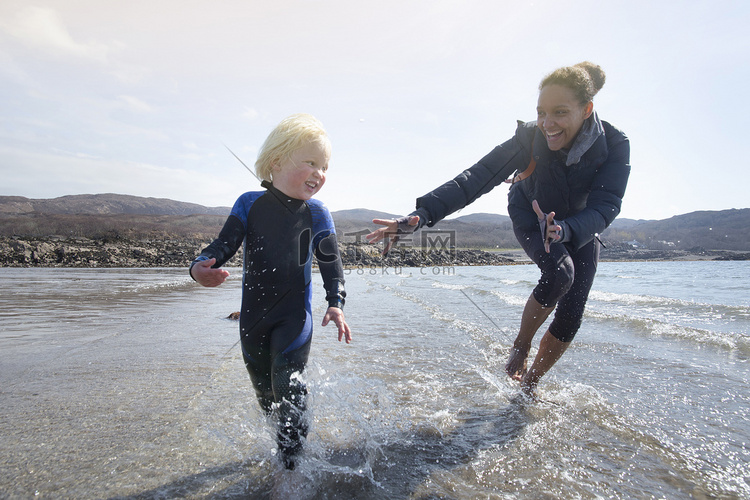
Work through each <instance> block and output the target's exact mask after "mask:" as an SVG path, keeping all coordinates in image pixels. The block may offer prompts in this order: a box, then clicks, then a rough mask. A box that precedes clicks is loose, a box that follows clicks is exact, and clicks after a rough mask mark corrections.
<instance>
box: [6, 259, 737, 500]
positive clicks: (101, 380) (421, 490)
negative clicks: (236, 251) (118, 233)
mask: <svg viewBox="0 0 750 500" xmlns="http://www.w3.org/2000/svg"><path fill="white" fill-rule="evenodd" d="M230 272H231V273H232V275H231V276H230V278H229V279H228V281H227V282H226V283H225V284H224V285H222V286H220V287H218V288H214V289H207V288H202V287H200V286H198V285H197V284H195V283H194V282H193V281H192V280H191V279H190V278H189V277H188V275H187V273H186V271H185V270H184V269H9V268H4V269H0V285H1V287H0V289H1V291H0V407H1V408H2V410H0V412H1V413H0V497H1V498H34V497H37V498H294V499H295V500H299V499H303V498H320V499H328V498H331V499H333V498H346V499H348V498H355V499H369V498H375V499H398V498H414V499H428V498H430V499H432V498H440V499H465V498H471V499H474V498H488V499H505V498H748V497H750V421H749V419H748V415H750V361H749V360H750V280H749V279H748V278H750V262H646V263H632V262H627V263H610V262H604V263H601V264H600V267H599V272H598V274H597V277H596V281H595V283H594V288H593V290H592V292H591V295H590V299H589V303H588V305H587V309H586V313H585V317H584V321H583V325H582V327H581V329H580V331H579V333H578V335H577V337H576V339H575V341H574V342H573V344H572V346H571V347H570V348H569V349H568V351H567V352H566V353H565V355H564V356H563V357H562V359H561V360H560V361H559V362H558V363H557V364H556V365H555V366H554V367H553V369H552V370H551V371H550V372H549V373H548V374H547V376H545V377H544V378H543V379H542V382H541V384H540V387H539V400H538V401H536V402H529V401H527V400H525V399H524V398H522V397H520V396H519V388H518V385H517V383H516V382H513V381H512V380H510V379H509V378H508V377H506V376H505V374H504V371H503V366H504V364H505V362H506V360H507V357H508V353H509V350H510V346H511V344H512V341H513V339H514V337H515V334H516V333H517V330H518V326H519V321H520V316H521V311H522V308H523V306H524V304H525V302H526V299H527V298H528V296H529V293H530V292H531V289H532V288H533V286H534V284H535V282H536V280H537V279H538V271H537V270H536V268H535V267H534V266H530V265H515V266H496V267H438V268H392V267H391V268H365V269H358V270H351V271H347V276H346V278H347V282H346V287H347V291H348V294H349V295H348V299H347V305H346V309H345V312H346V317H347V320H348V322H349V325H350V326H351V327H352V331H353V337H354V340H353V342H352V344H350V345H346V344H345V343H339V342H337V340H336V337H337V335H336V331H335V328H333V327H332V326H329V327H327V328H322V327H320V326H319V323H320V321H321V318H322V315H323V313H324V300H323V297H324V291H323V288H322V284H321V279H320V276H319V275H315V276H314V280H315V283H314V286H315V291H314V292H315V295H314V304H315V308H314V310H313V313H314V317H315V321H316V329H315V334H314V340H313V346H312V351H311V356H310V363H309V365H308V369H307V371H306V373H305V374H304V377H305V380H306V382H307V385H308V388H309V390H310V393H311V396H310V398H311V399H310V405H309V406H310V419H311V432H310V435H309V436H308V441H307V443H306V450H305V453H304V455H303V456H302V459H301V461H300V463H299V465H298V467H297V469H296V470H294V471H291V472H289V471H285V470H283V469H282V468H281V466H280V465H279V462H278V458H277V457H276V456H275V443H274V438H273V433H272V430H271V429H272V427H271V425H270V424H269V422H268V421H266V419H265V418H264V417H263V415H262V414H261V413H260V411H259V408H258V405H257V402H256V401H255V396H254V393H253V390H252V388H251V386H250V381H249V378H248V375H247V372H246V371H245V368H244V366H243V363H242V361H241V354H240V348H239V345H238V338H239V337H238V324H237V322H236V321H232V320H229V319H226V316H228V315H229V314H230V313H231V312H233V311H235V310H238V309H239V301H240V288H241V287H240V276H241V270H239V269H230ZM539 336H541V335H539ZM539 336H538V337H539ZM538 337H537V339H536V340H535V343H534V348H533V349H532V353H531V354H532V356H533V355H534V353H535V349H536V345H537V343H538Z"/></svg>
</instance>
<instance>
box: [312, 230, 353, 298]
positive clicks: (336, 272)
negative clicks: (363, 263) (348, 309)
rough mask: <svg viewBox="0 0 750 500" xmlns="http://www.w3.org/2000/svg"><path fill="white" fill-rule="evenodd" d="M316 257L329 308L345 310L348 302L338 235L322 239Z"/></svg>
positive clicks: (334, 234)
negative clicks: (345, 304)
mask: <svg viewBox="0 0 750 500" xmlns="http://www.w3.org/2000/svg"><path fill="white" fill-rule="evenodd" d="M315 257H316V258H317V259H318V268H319V269H320V275H321V277H322V278H323V287H324V288H325V290H326V302H328V307H338V308H339V309H343V307H344V303H345V302H346V290H345V289H344V266H343V264H342V262H341V254H340V253H339V245H338V242H337V239H336V233H331V234H329V235H328V236H326V237H324V238H321V239H320V242H319V243H318V245H317V246H316V248H315Z"/></svg>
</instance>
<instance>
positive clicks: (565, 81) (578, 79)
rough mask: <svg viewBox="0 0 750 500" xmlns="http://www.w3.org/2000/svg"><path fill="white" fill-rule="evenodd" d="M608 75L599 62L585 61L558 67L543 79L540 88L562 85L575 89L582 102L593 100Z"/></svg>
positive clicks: (574, 91)
mask: <svg viewBox="0 0 750 500" xmlns="http://www.w3.org/2000/svg"><path fill="white" fill-rule="evenodd" d="M606 79H607V77H606V75H605V74H604V70H603V69H602V68H601V66H599V65H598V64H594V63H592V62H589V61H584V62H581V63H578V64H576V65H575V66H565V67H563V68H558V69H556V70H555V71H553V72H552V73H550V74H549V75H547V76H545V77H544V79H542V83H540V84H539V90H542V89H543V88H544V87H546V86H547V85H562V86H563V87H567V88H569V89H570V90H572V91H573V93H574V94H575V96H576V98H577V99H578V100H579V102H580V103H581V104H586V103H587V102H590V101H593V100H594V96H595V95H596V93H597V92H599V90H601V88H602V87H603V86H604V82H605V81H606Z"/></svg>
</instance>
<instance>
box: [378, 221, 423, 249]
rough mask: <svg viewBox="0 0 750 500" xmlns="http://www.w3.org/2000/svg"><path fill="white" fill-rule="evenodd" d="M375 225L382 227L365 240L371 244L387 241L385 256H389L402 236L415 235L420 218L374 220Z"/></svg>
mask: <svg viewBox="0 0 750 500" xmlns="http://www.w3.org/2000/svg"><path fill="white" fill-rule="evenodd" d="M372 223H373V224H379V225H381V226H384V227H381V228H379V229H376V230H375V231H373V232H371V233H370V234H368V235H367V236H365V238H366V239H367V241H368V242H370V243H377V242H379V241H380V240H387V241H386V242H385V245H384V247H383V255H388V251H389V250H390V249H391V247H392V246H393V245H394V244H396V242H397V241H398V238H399V236H400V235H402V234H408V233H413V232H414V231H416V230H417V225H418V224H419V216H418V215H412V216H411V217H401V218H399V219H373V220H372Z"/></svg>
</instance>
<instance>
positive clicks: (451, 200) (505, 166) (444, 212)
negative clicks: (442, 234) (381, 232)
mask: <svg viewBox="0 0 750 500" xmlns="http://www.w3.org/2000/svg"><path fill="white" fill-rule="evenodd" d="M521 129H524V130H526V132H521V134H522V135H528V136H529V142H530V137H531V135H532V134H533V133H534V130H533V129H531V128H530V127H528V126H526V125H521V124H519V131H517V132H516V135H515V136H513V138H512V139H510V140H508V141H506V142H504V143H503V144H501V145H500V146H497V147H496V148H495V149H493V150H492V151H491V152H490V153H489V154H488V155H486V156H485V157H484V158H482V159H481V160H479V161H478V162H477V163H476V164H475V165H474V166H472V167H471V168H468V169H466V170H464V171H463V172H461V173H460V174H459V175H458V176H456V177H455V178H453V179H452V180H450V181H448V182H446V183H445V184H443V185H442V186H440V187H438V188H437V189H435V190H433V191H430V192H429V193H427V194H426V195H424V196H421V197H419V198H417V210H416V211H414V212H412V213H411V214H410V215H419V216H420V223H419V225H420V227H421V226H422V225H423V223H426V224H427V225H428V226H430V227H432V226H434V225H435V224H436V223H437V222H439V221H440V220H442V219H444V218H445V217H447V216H448V215H450V214H452V213H453V212H456V211H457V210H460V209H462V208H464V207H465V206H467V205H469V204H470V203H472V202H474V201H475V200H476V199H477V198H479V197H480V196H482V195H484V194H487V193H489V192H490V191H492V189H493V188H494V187H495V186H497V185H499V184H500V183H502V182H503V181H504V180H505V179H507V178H508V177H510V175H511V174H513V173H514V172H515V171H516V170H523V169H524V168H525V167H526V164H527V163H528V161H529V158H530V156H531V153H530V151H529V150H528V149H526V148H525V147H522V146H521V141H520V139H519V132H520V131H521ZM529 130H530V132H529ZM422 219H424V220H422Z"/></svg>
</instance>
